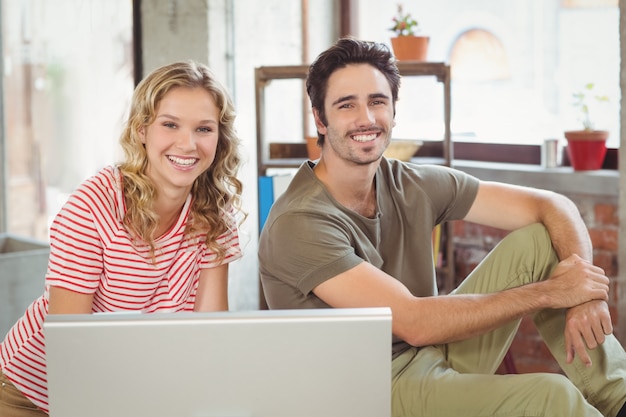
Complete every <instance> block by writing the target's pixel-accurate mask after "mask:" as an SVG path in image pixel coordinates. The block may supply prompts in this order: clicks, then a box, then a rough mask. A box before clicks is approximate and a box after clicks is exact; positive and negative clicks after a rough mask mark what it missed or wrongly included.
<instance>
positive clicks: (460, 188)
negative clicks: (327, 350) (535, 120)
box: [259, 39, 626, 417]
mask: <svg viewBox="0 0 626 417" xmlns="http://www.w3.org/2000/svg"><path fill="white" fill-rule="evenodd" d="M399 83H400V76H399V73H398V70H397V67H396V65H395V63H394V60H393V58H392V56H391V55H390V53H389V51H388V49H387V48H386V47H385V46H384V45H382V44H377V43H370V42H363V41H358V40H355V39H341V40H339V41H338V42H337V43H336V44H335V45H333V46H332V47H331V48H329V49H328V50H327V51H325V52H323V53H322V54H321V55H320V56H319V57H318V58H317V60H316V61H315V62H314V63H313V64H312V65H311V67H310V72H309V76H308V79H307V92H308V94H309V97H310V99H311V103H312V109H313V116H314V119H315V124H316V127H317V130H318V136H319V143H320V145H321V148H322V153H321V157H320V159H319V161H317V163H315V162H311V161H308V162H306V163H305V164H303V165H302V166H301V167H300V169H299V171H298V172H297V174H296V175H295V177H294V178H293V180H292V182H291V184H290V186H289V188H288V189H287V190H286V192H285V193H284V194H283V195H282V196H281V197H280V198H279V199H278V200H277V201H276V202H275V204H274V206H273V208H272V210H271V212H270V215H269V217H268V219H267V222H266V224H265V227H264V229H263V232H262V234H261V238H260V243H259V245H260V248H259V261H260V271H261V279H262V283H263V288H264V291H265V295H266V297H267V301H268V305H269V306H270V308H331V307H332V308H354V307H381V306H388V307H390V308H391V310H392V316H393V319H392V331H393V335H394V338H393V347H392V353H393V355H392V358H393V362H392V378H393V379H392V381H393V382H392V414H393V415H394V416H429V417H432V416H442V417H450V416H464V417H468V416H492V415H493V416H495V415H498V416H568V417H569V416H601V415H604V416H626V407H624V402H625V401H626V381H625V378H626V354H625V352H624V349H623V348H622V347H621V345H620V344H619V342H618V341H617V339H616V338H615V337H614V336H613V335H612V330H613V329H612V325H611V319H610V315H609V312H608V306H607V303H606V300H607V299H608V288H609V287H608V283H609V281H608V278H607V277H606V276H605V275H604V271H602V269H601V268H598V267H596V266H594V265H592V263H591V261H592V248H591V243H590V239H589V236H588V233H587V230H586V227H585V225H584V223H583V222H582V220H581V218H580V215H579V213H578V210H577V208H576V207H575V205H574V204H573V203H572V202H571V201H570V200H568V199H566V198H565V197H563V196H561V195H558V194H556V193H552V192H548V191H544V190H537V189H529V188H523V187H518V186H512V185H506V184H501V183H494V182H485V181H480V180H478V179H476V178H474V177H471V176H469V175H467V174H464V173H462V172H460V171H457V170H454V169H451V168H447V167H441V166H425V165H413V164H407V163H403V162H399V161H396V160H388V159H386V158H384V157H383V156H382V155H383V151H384V150H385V148H386V147H387V145H388V144H389V141H390V139H391V131H392V127H393V125H394V116H395V103H396V100H397V98H398V89H399ZM455 219H464V220H466V221H469V222H475V223H479V224H483V225H488V226H492V227H498V228H501V229H505V230H509V231H511V233H509V235H508V236H507V237H506V238H505V239H503V241H502V242H501V243H500V244H499V245H498V246H497V247H496V248H495V249H494V250H493V251H492V252H491V253H490V254H489V255H488V256H487V257H486V258H485V259H484V260H483V262H481V264H480V265H479V266H478V267H477V268H476V269H475V270H474V272H472V273H471V274H470V275H469V276H468V277H467V278H466V279H465V280H464V281H463V283H462V284H461V285H460V286H459V288H457V289H456V290H455V291H454V292H453V293H452V294H450V295H441V296H438V295H437V289H436V280H435V271H434V266H433V262H432V246H431V232H432V229H433V227H434V226H435V225H436V224H439V223H441V222H443V221H448V220H455ZM526 315H534V320H535V323H536V324H537V327H538V329H539V331H540V333H541V334H542V336H543V338H544V340H545V341H546V344H547V345H548V347H549V348H550V350H551V351H552V353H553V355H554V356H555V358H556V359H557V361H558V362H559V364H560V365H561V367H562V369H563V370H564V372H565V373H566V375H567V377H568V378H566V377H564V376H562V375H559V374H521V375H494V372H495V370H496V368H497V367H498V365H499V364H500V361H501V360H502V358H503V357H504V355H505V353H506V351H507V349H508V347H509V345H510V343H511V341H512V339H513V336H514V334H515V331H516V329H517V327H518V325H519V322H520V320H521V318H522V317H524V316H526ZM355 349H358V347H356V346H355ZM620 410H621V411H620Z"/></svg>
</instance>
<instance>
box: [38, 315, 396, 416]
mask: <svg viewBox="0 0 626 417" xmlns="http://www.w3.org/2000/svg"><path fill="white" fill-rule="evenodd" d="M44 331H45V335H46V361H47V367H48V388H49V402H50V415H51V416H52V417H57V416H59V417H61V416H63V417H74V416H76V417H78V416H80V417H84V416H91V417H99V416H103V417H104V416H107V417H110V416H116V417H121V416H133V417H136V416H151V417H160V416H168V417H170V416H175V417H187V416H189V417H209V416H210V417H243V416H251V417H252V416H254V417H277V416H289V417H291V416H294V417H295V416H297V417H350V416H355V417H356V416H358V417H368V416H371V417H384V416H389V415H390V413H391V399H390V396H391V310H390V309H388V308H371V309H319V310H259V311H250V312H216V313H170V314H167V313H153V314H137V313H111V314H95V315H51V316H48V318H47V319H46V322H45V324H44Z"/></svg>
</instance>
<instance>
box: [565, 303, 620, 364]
mask: <svg viewBox="0 0 626 417" xmlns="http://www.w3.org/2000/svg"><path fill="white" fill-rule="evenodd" d="M611 333H613V323H612V322H611V315H610V313H609V306H608V304H607V303H606V302H604V301H598V300H595V301H590V302H588V303H584V304H580V305H578V306H576V307H572V308H570V309H568V310H567V314H566V316H565V350H566V354H567V359H566V360H567V363H572V361H573V360H574V358H575V356H576V355H578V357H579V358H580V360H581V361H582V362H583V363H584V364H585V366H591V365H592V363H591V358H590V357H589V354H588V353H587V349H595V348H596V347H598V345H601V344H602V343H604V340H605V336H606V335H609V334H611Z"/></svg>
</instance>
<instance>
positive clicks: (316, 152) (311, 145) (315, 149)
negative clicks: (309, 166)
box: [306, 136, 322, 161]
mask: <svg viewBox="0 0 626 417" xmlns="http://www.w3.org/2000/svg"><path fill="white" fill-rule="evenodd" d="M306 152H307V154H308V155H309V159H310V160H311V161H314V160H316V159H319V158H320V154H321V152H322V149H321V148H320V147H319V146H317V136H307V137H306Z"/></svg>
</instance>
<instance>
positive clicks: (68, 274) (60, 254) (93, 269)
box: [46, 171, 115, 294]
mask: <svg viewBox="0 0 626 417" xmlns="http://www.w3.org/2000/svg"><path fill="white" fill-rule="evenodd" d="M104 173H106V171H105V172H103V173H102V174H101V175H98V176H97V177H94V178H92V179H90V180H88V181H86V182H84V183H83V184H82V185H81V186H80V187H79V188H78V189H77V190H76V191H75V192H74V193H73V194H72V195H71V196H70V198H69V199H68V200H67V202H66V203H65V205H64V206H63V207H62V209H61V210H60V212H59V213H58V214H57V216H56V217H55V219H54V221H53V223H52V225H51V227H50V258H49V261H48V271H47V273H46V284H47V285H51V286H57V287H61V288H65V289H68V290H72V291H76V292H79V293H83V294H89V293H93V292H95V291H96V289H97V288H98V284H99V279H100V276H101V274H102V269H103V244H102V242H103V240H102V236H101V234H102V233H106V232H107V231H112V230H114V226H113V224H114V223H115V220H114V219H115V210H114V207H115V198H114V196H113V195H112V193H111V192H110V191H108V190H111V188H108V189H107V187H113V184H111V183H110V181H111V180H112V177H110V176H109V175H103V174H104Z"/></svg>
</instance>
